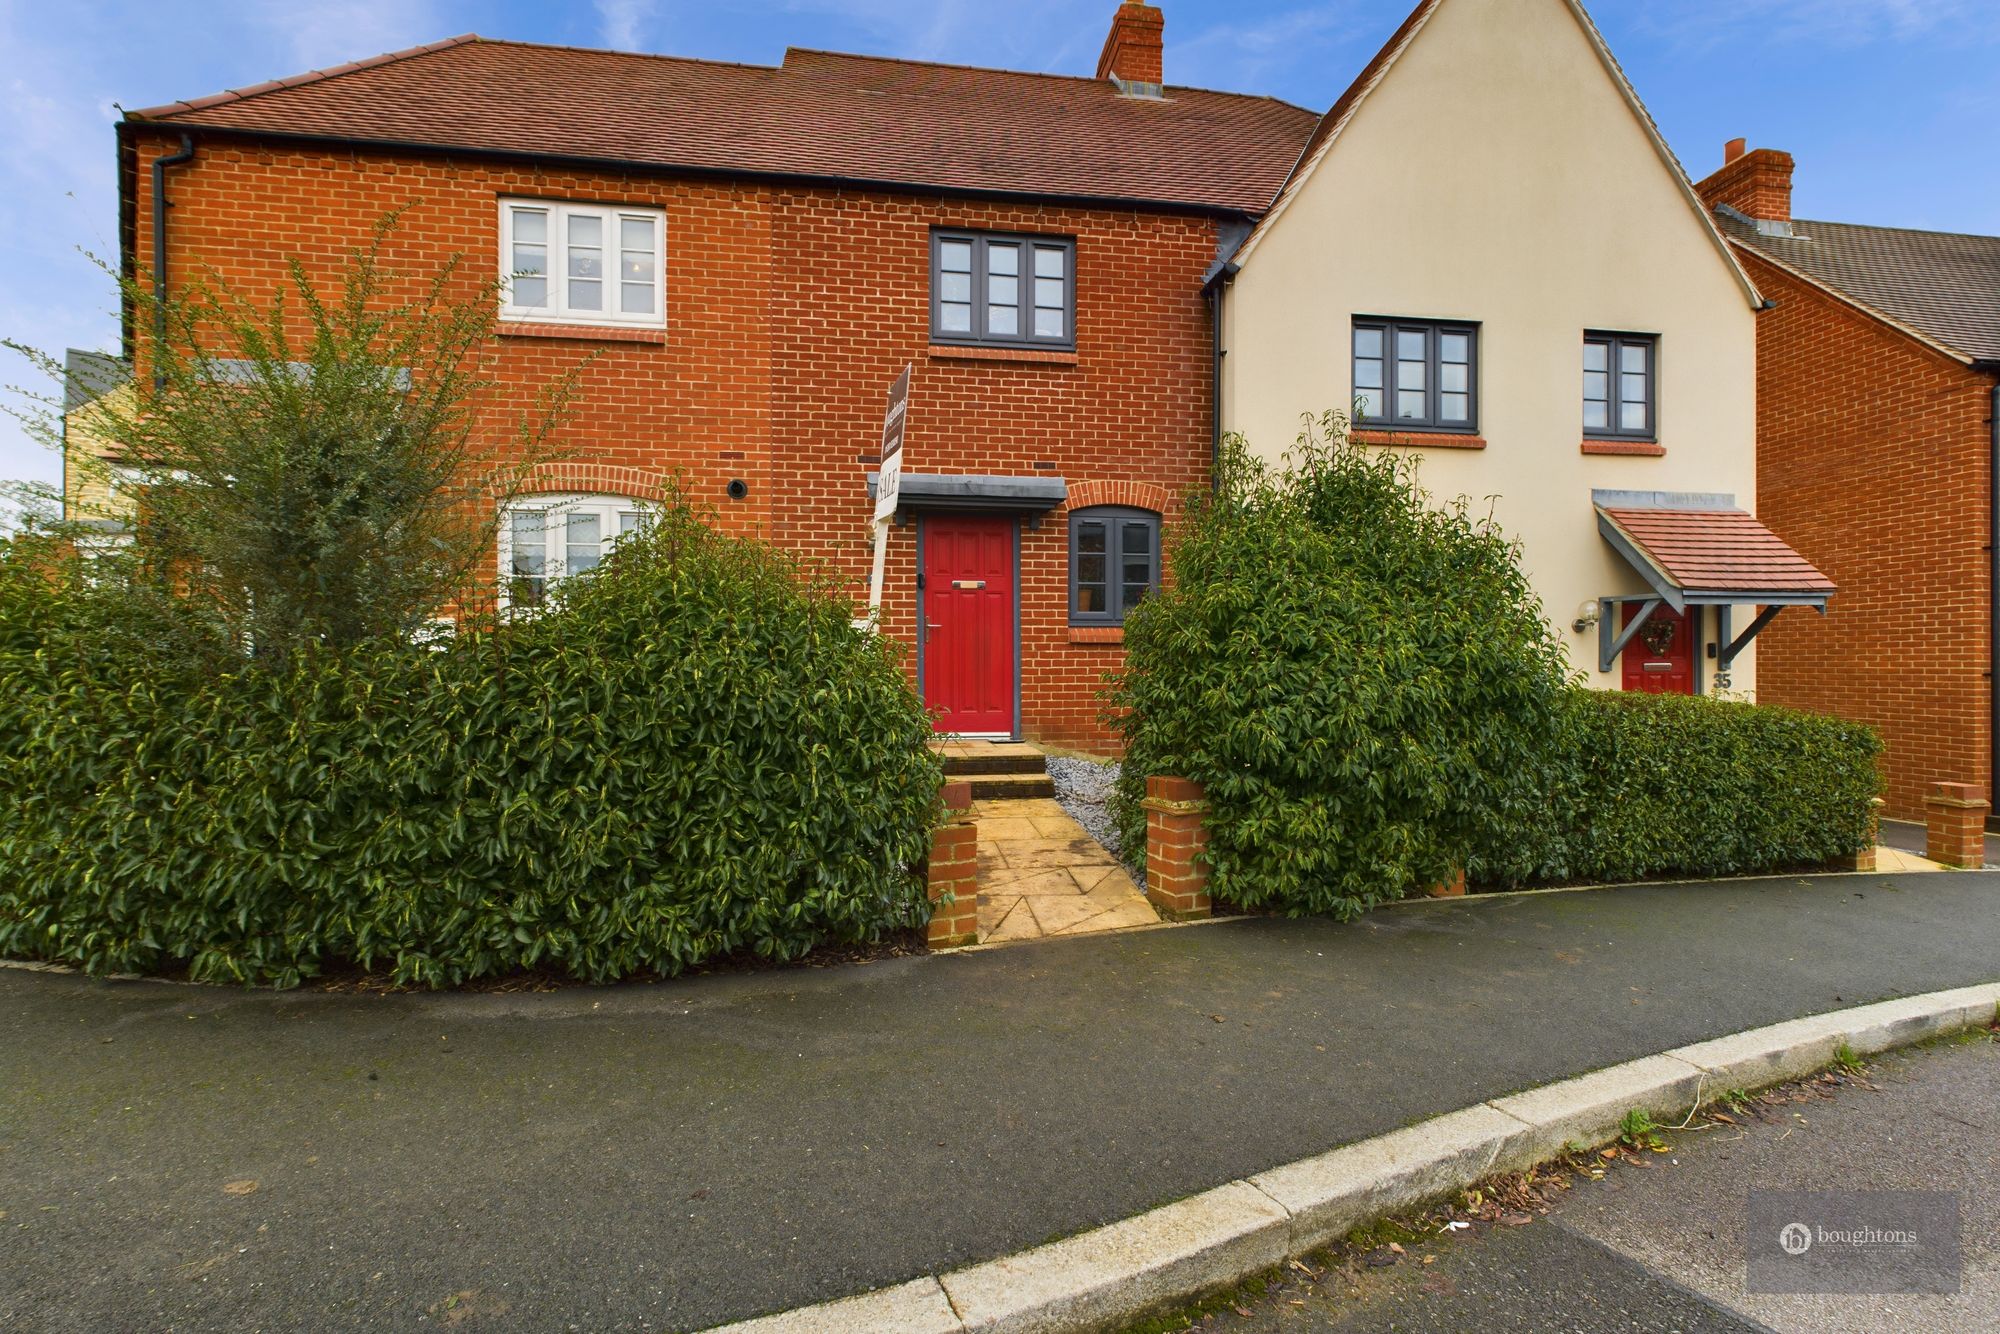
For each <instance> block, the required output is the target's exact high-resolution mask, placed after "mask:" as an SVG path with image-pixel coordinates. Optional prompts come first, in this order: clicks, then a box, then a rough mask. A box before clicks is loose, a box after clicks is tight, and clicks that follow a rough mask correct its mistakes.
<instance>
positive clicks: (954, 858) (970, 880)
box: [924, 782, 979, 950]
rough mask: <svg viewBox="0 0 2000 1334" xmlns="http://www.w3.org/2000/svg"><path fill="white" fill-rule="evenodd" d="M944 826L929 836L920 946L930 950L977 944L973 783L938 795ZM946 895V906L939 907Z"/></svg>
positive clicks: (976, 830) (948, 786)
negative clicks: (926, 915)
mask: <svg viewBox="0 0 2000 1334" xmlns="http://www.w3.org/2000/svg"><path fill="white" fill-rule="evenodd" d="M938 797H939V800H940V801H941V802H942V803H943V805H944V823H943V824H942V825H940V826H938V829H937V832H936V833H934V834H932V835H931V855H930V861H929V863H928V864H927V866H926V868H925V875H926V876H927V878H928V879H929V881H930V890H931V921H930V926H929V927H927V928H926V929H925V931H924V943H925V944H927V945H929V946H930V947H931V948H932V949H934V950H941V949H947V948H949V947H951V946H953V945H976V944H978V943H979V824H978V822H977V821H976V820H974V819H973V818H972V784H970V783H964V782H960V783H946V784H945V785H944V787H943V789H942V790H941V791H940V792H939V793H938ZM947 894H949V895H950V898H951V901H950V902H949V903H947V902H944V901H943V900H944V898H945V896H946V895H947Z"/></svg>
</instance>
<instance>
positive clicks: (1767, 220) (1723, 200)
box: [1695, 139, 1792, 236]
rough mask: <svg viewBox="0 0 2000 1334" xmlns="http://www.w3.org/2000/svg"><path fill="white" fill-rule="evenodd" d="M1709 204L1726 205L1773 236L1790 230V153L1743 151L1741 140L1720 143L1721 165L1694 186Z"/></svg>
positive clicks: (1786, 234) (1754, 149) (1720, 206)
mask: <svg viewBox="0 0 2000 1334" xmlns="http://www.w3.org/2000/svg"><path fill="white" fill-rule="evenodd" d="M1695 193H1697V194H1699V195H1700V196H1701V198H1702V202H1703V203H1705V204H1707V205H1708V206H1709V207H1710V208H1729V209H1733V210H1735V211H1736V212H1738V213H1741V214H1742V215H1743V216H1744V217H1746V218H1748V219H1750V221H1752V222H1753V223H1755V224H1757V230H1758V231H1760V232H1767V233H1769V234H1771V235H1774V236H1789V235H1791V231H1792V155H1791V154H1790V153H1780V152H1779V151H1778V150H1777V149H1775V148H1753V149H1750V150H1749V151H1747V152H1746V151H1744V141H1743V140H1741V139H1731V140H1730V141H1729V142H1728V143H1726V144H1724V145H1723V147H1722V165H1721V166H1720V167H1717V168H1716V169H1715V172H1714V173H1713V174H1712V175H1710V176H1709V178H1708V179H1707V180H1705V181H1702V182H1701V183H1700V184H1698V185H1696V186H1695Z"/></svg>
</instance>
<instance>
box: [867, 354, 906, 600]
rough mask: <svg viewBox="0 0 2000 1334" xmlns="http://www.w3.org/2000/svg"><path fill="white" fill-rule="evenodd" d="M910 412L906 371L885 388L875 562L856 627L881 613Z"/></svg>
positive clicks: (877, 477)
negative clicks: (865, 604) (865, 609)
mask: <svg viewBox="0 0 2000 1334" xmlns="http://www.w3.org/2000/svg"><path fill="white" fill-rule="evenodd" d="M909 409H910V368H909V367H908V366H904V367H903V373H902V374H901V375H898V376H897V377H896V379H895V381H894V383H892V384H891V385H890V386H889V409H888V411H887V412H886V413H885V414H884V415H883V418H882V463H881V471H880V472H879V473H877V475H876V481H875V561H874V565H873V567H872V568H871V570H870V572H869V575H868V615H867V616H866V618H864V619H863V620H860V621H857V622H856V623H855V624H856V625H867V626H873V625H874V624H875V622H876V620H877V619H878V618H879V616H880V615H881V611H882V573H883V568H884V566H885V564H886V562H887V560H888V548H889V522H890V520H892V519H893V518H895V516H896V502H897V499H898V496H899V494H900V491H901V486H902V480H903V422H904V420H905V418H907V417H908V415H909Z"/></svg>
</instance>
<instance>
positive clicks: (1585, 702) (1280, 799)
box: [1108, 417, 1880, 918]
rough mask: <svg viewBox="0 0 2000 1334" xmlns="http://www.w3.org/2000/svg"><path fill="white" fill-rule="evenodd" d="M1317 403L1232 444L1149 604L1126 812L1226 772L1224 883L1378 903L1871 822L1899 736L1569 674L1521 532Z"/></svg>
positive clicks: (1125, 713) (1273, 893)
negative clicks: (1608, 685)
mask: <svg viewBox="0 0 2000 1334" xmlns="http://www.w3.org/2000/svg"><path fill="white" fill-rule="evenodd" d="M1344 435H1345V431H1344V423H1343V422H1342V421H1341V420H1340V419H1339V418H1338V417H1329V418H1327V419H1323V420H1322V421H1320V422H1317V423H1312V424H1309V426H1308V430H1307V433H1306V434H1305V435H1304V436H1303V437H1302V438H1301V440H1300V443H1299V447H1298V448H1297V450H1296V451H1295V452H1294V453H1293V454H1292V455H1291V456H1289V459H1288V466H1287V468H1286V470H1285V471H1283V472H1282V473H1275V474H1274V473H1272V472H1270V471H1268V470H1266V469H1264V468H1262V467H1260V466H1259V465H1257V464H1256V463H1255V462H1253V461H1251V460H1250V459H1248V458H1247V457H1246V456H1245V453H1244V450H1243V449H1242V447H1241V444H1240V442H1231V444H1230V447H1229V449H1228V451H1227V452H1226V455H1225V463H1224V479H1223V483H1224V484H1223V486H1222V487H1221V488H1220V490H1219V492H1218V494H1217V495H1216V496H1214V497H1208V496H1197V497H1194V498H1192V499H1191V501H1190V514H1189V518H1188V520H1187V522H1186V523H1185V524H1183V525H1182V528H1181V531H1180V533H1179V535H1178V536H1177V538H1176V541H1175V544H1174V546H1173V549H1172V551H1171V553H1170V555H1171V575H1172V578H1171V582H1170V585H1169V587H1168V588H1167V589H1166V590H1165V591H1163V592H1162V593H1160V594H1158V595H1156V596H1155V597H1152V598H1149V599H1148V600H1147V601H1146V602H1145V603H1143V604H1142V605H1141V606H1140V607H1139V608H1138V609H1137V610H1136V611H1135V612H1134V613H1133V614H1132V615H1131V616H1130V617H1129V618H1128V620H1127V623H1126V629H1125V647H1126V655H1127V656H1126V666H1125V669H1124V671H1123V673H1122V674H1121V675H1120V676H1119V677H1118V678H1117V679H1116V680H1115V681H1114V683H1113V686H1112V688H1111V690H1110V691H1109V694H1108V698H1109V701H1110V703H1111V704H1112V705H1113V706H1114V710H1115V717H1116V721H1117V723H1118V725H1119V726H1120V728H1121V729H1122V730H1123V733H1124V736H1125V740H1126V761H1125V765H1124V768H1123V770H1122V771H1121V774H1120V778H1119V783H1118V788H1117V791H1116V792H1115V794H1114V799H1113V812H1114V815H1115V816H1116V818H1117V819H1118V821H1119V824H1120V832H1121V834H1122V836H1123V838H1124V842H1125V846H1127V847H1142V846H1144V844H1143V838H1144V826H1145V813H1144V811H1143V810H1142V809H1141V808H1140V806H1139V801H1138V798H1139V797H1140V796H1141V795H1142V794H1143V788H1144V781H1145V777H1146V776H1147V775H1149V774H1164V775H1175V776H1180V777H1186V778H1192V779H1195V780H1196V781H1198V782H1200V783H1202V784H1203V785H1204V786H1205V787H1206V788H1207V791H1208V798H1209V806H1210V812H1209V851H1208V859H1209V871H1210V890H1211V892H1212V893H1213V895H1214V896H1215V897H1216V898H1217V899H1218V900H1220V901H1224V902H1229V903H1234V904H1238V905H1241V906H1244V907H1261V908H1268V909H1272V910H1275V911H1280V912H1286V913H1294V914H1322V913H1325V914H1332V915H1334V916H1338V917H1343V918H1345V917H1351V916H1353V915H1354V914H1356V913H1359V912H1361V911H1362V910H1364V909H1366V908H1367V907H1369V906H1371V905H1373V904H1376V903H1380V902H1383V901H1386V900H1389V899H1394V898H1399V897H1402V896H1404V895H1406V894H1409V893H1412V892H1416V891H1420V890H1423V889H1425V888H1428V887H1429V886H1431V885H1435V884H1437V883H1439V882H1441V881H1443V880H1446V879H1448V878H1449V877H1450V876H1451V875H1452V874H1453V872H1454V870H1455V869H1456V868H1460V867H1463V868H1465V869H1466V870H1467V872H1468V875H1469V876H1470V878H1471V879H1473V880H1474V881H1475V882H1476V883H1483V884H1485V885H1488V886H1494V885H1519V884H1525V883H1537V882H1541V883H1547V882H1556V881H1588V880H1630V879H1637V878H1640V877H1644V876H1657V875H1666V874H1683V875H1703V876H1705V875H1730V874H1740V873H1744V872H1753V871H1768V870H1776V869H1786V868H1791V867H1798V866H1809V865H1813V864H1817V863H1822V862H1825V861H1827V860H1829V859H1831V858H1834V857H1838V856H1841V855H1843V854H1846V853H1850V852H1853V851H1855V850H1856V849H1857V848H1860V847H1861V846H1863V845H1864V844H1865V842H1866V840H1867V839H1868V836H1869V832H1868V831H1869V829H1870V827H1871V818H1872V812H1871V808H1870V802H1871V799H1872V798H1873V797H1874V795H1875V793H1876V790H1877V786H1878V779H1877V776H1876V756H1877V754H1878V753H1879V750H1880V743H1879V741H1878V739H1877V738H1876V737H1875V735H1874V734H1873V733H1872V732H1871V731H1869V730H1868V729H1867V728H1865V727H1861V726H1858V725H1855V724H1851V723H1846V722H1842V721H1839V720H1836V719H1830V718H1822V717H1817V716H1813V715H1807V714H1801V713H1794V712H1790V711H1786V710H1782V709H1774V708H1760V707H1755V706H1751V705H1747V704H1740V703H1726V702H1719V701H1716V700H1711V699H1693V698H1684V697H1655V696H1628V695H1623V694H1616V693H1608V692H1598V691H1591V690H1586V689H1583V688H1582V687H1581V686H1580V685H1578V684H1576V683H1575V682H1573V681H1570V680H1567V679H1566V670H1567V669H1566V667H1565V663H1564V659H1563V656H1562V653H1561V650H1560V648H1559V646H1558V644H1557V642H1556V641H1555V639H1554V638H1553V636H1552V634H1551V632H1550V630H1549V627H1548V625H1547V623H1546V621H1545V620H1544V619H1543V616H1542V611H1541V607H1540V605H1539V603H1538V602H1537V599H1536V597H1535V595H1534V593H1533V591H1532V589H1531V588H1530V587H1529V585H1528V583H1527V580H1526V578H1525V577H1524V576H1523V575H1522V573H1521V570H1520V567H1519V563H1518V559H1517V552H1516V549H1515V547H1514V546H1513V545H1512V544H1511V543H1510V542H1509V541H1508V540H1507V539H1506V538H1505V536H1504V535H1503V534H1502V533H1501V532H1500V531H1499V529H1498V528H1497V527H1496V526H1495V525H1494V524H1493V523H1492V521H1491V520H1490V518H1488V517H1487V516H1483V515H1480V514H1478V513H1475V512H1473V511H1472V510H1471V509H1470V508H1469V506H1468V505H1467V504H1466V503H1465V502H1464V501H1463V500H1460V501H1457V502H1453V503H1447V504H1442V505H1440V504H1436V503H1433V501H1432V499H1431V498H1430V497H1429V496H1428V495H1427V494H1426V493H1425V492H1424V490H1423V489H1422V487H1421V486H1420V485H1419V484H1418V481H1417V474H1416V465H1415V464H1414V463H1412V462H1410V461H1408V460H1406V459H1400V458H1396V457H1393V456H1390V455H1388V454H1384V453H1373V454H1371V453H1368V452H1366V451H1363V450H1359V449H1356V448H1353V447H1351V446H1350V445H1349V444H1348V443H1347V442H1346V441H1345V439H1344Z"/></svg>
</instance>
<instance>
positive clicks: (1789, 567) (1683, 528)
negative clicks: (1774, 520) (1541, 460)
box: [1590, 491, 1837, 672]
mask: <svg viewBox="0 0 2000 1334" xmlns="http://www.w3.org/2000/svg"><path fill="white" fill-rule="evenodd" d="M1590 498H1591V503H1592V504H1593V505H1594V506H1595V508H1596V510H1597V531H1598V532H1599V533H1600V534H1602V535H1603V537H1604V540H1605V541H1607V542H1609V543H1610V544H1611V546H1612V548H1613V549H1614V550H1616V551H1617V552H1618V554H1619V555H1621V556H1623V557H1624V558H1625V560H1626V562H1627V563H1628V564H1630V565H1631V567H1632V568H1633V569H1634V570H1636V571H1637V572H1638V574H1639V577H1640V578H1641V579H1643V580H1644V581H1645V582H1646V585H1647V586H1648V588H1650V589H1651V590H1652V591H1651V593H1650V594H1643V595H1640V596H1637V597H1612V598H1606V599H1602V600H1603V601H1607V602H1636V603H1638V604H1639V609H1638V611H1637V612H1635V613H1634V614H1633V616H1632V619H1631V620H1630V621H1628V622H1627V623H1626V624H1625V625H1624V626H1623V627H1622V628H1620V627H1617V626H1614V625H1613V623H1612V618H1611V617H1610V616H1608V615H1607V616H1604V617H1602V618H1601V619H1600V620H1599V622H1598V667H1599V670H1601V671H1607V672H1608V671H1610V670H1611V668H1612V665H1613V664H1614V663H1616V662H1617V661H1618V655H1619V654H1620V653H1623V652H1624V651H1625V646H1626V645H1627V644H1629V643H1631V642H1632V638H1633V636H1634V635H1636V634H1637V633H1638V632H1639V630H1640V628H1641V627H1642V626H1644V625H1645V623H1646V618H1647V617H1649V616H1651V615H1652V614H1653V612H1654V611H1655V610H1657V609H1658V608H1660V607H1661V606H1666V607H1669V608H1671V609H1673V610H1674V611H1676V612H1684V611H1686V610H1687V609H1688V608H1689V607H1716V608H1719V610H1718V612H1717V616H1718V618H1719V622H1718V623H1719V627H1720V631H1721V639H1722V644H1721V647H1720V649H1719V651H1718V652H1717V654H1716V657H1717V663H1716V667H1717V670H1718V671H1722V672H1726V671H1728V670H1729V664H1730V663H1731V662H1733V661H1734V660H1735V659H1736V656H1737V655H1738V654H1739V653H1741V652H1742V651H1743V650H1744V649H1745V648H1746V647H1748V646H1749V644H1750V641H1751V640H1753V639H1755V638H1756V637H1757V632H1758V631H1760V630H1762V629H1763V628H1764V627H1765V626H1767V625H1769V624H1770V623H1771V621H1772V619H1773V618H1774V617H1775V616H1777V614H1778V613H1779V612H1781V611H1783V610H1784V609H1785V608H1786V607H1812V608H1814V609H1816V610H1818V611H1819V612H1821V613H1822V614H1824V613H1825V611H1826V600H1827V599H1828V598H1829V597H1832V596H1833V594H1834V593H1835V592H1836V591H1837V590H1836V589H1835V588H1834V584H1833V580H1831V579H1829V578H1827V577H1826V576H1825V575H1824V574H1821V573H1820V572H1819V570H1818V569H1816V568H1814V566H1813V564H1812V562H1811V561H1808V560H1807V559H1806V558H1805V557H1804V556H1801V555H1800V554H1799V553H1798V552H1796V551H1794V550H1793V549H1792V548H1791V547H1790V546H1788V545H1786V543H1785V542H1784V540H1783V539H1782V538H1780V537H1779V536H1778V535H1777V534H1776V533H1774V532H1772V531H1771V530H1770V529H1769V528H1766V527H1765V526H1764V525H1763V524H1761V523H1759V522H1758V521H1757V518H1756V516H1755V515H1753V514H1751V513H1749V512H1748V511H1747V510H1741V509H1738V508H1737V507H1736V497H1735V496H1733V495H1716V494H1708V493H1701V492H1687V491H1593V492H1591V497H1590ZM1734 606H1755V607H1758V608H1760V610H1759V611H1758V613H1757V618H1756V619H1755V620H1753V621H1752V622H1751V623H1750V624H1749V625H1748V626H1747V627H1745V629H1744V631H1743V633H1742V634H1740V635H1738V636H1736V638H1734V639H1730V638H1729V620H1728V617H1729V610H1728V609H1729V608H1730V607H1734Z"/></svg>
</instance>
